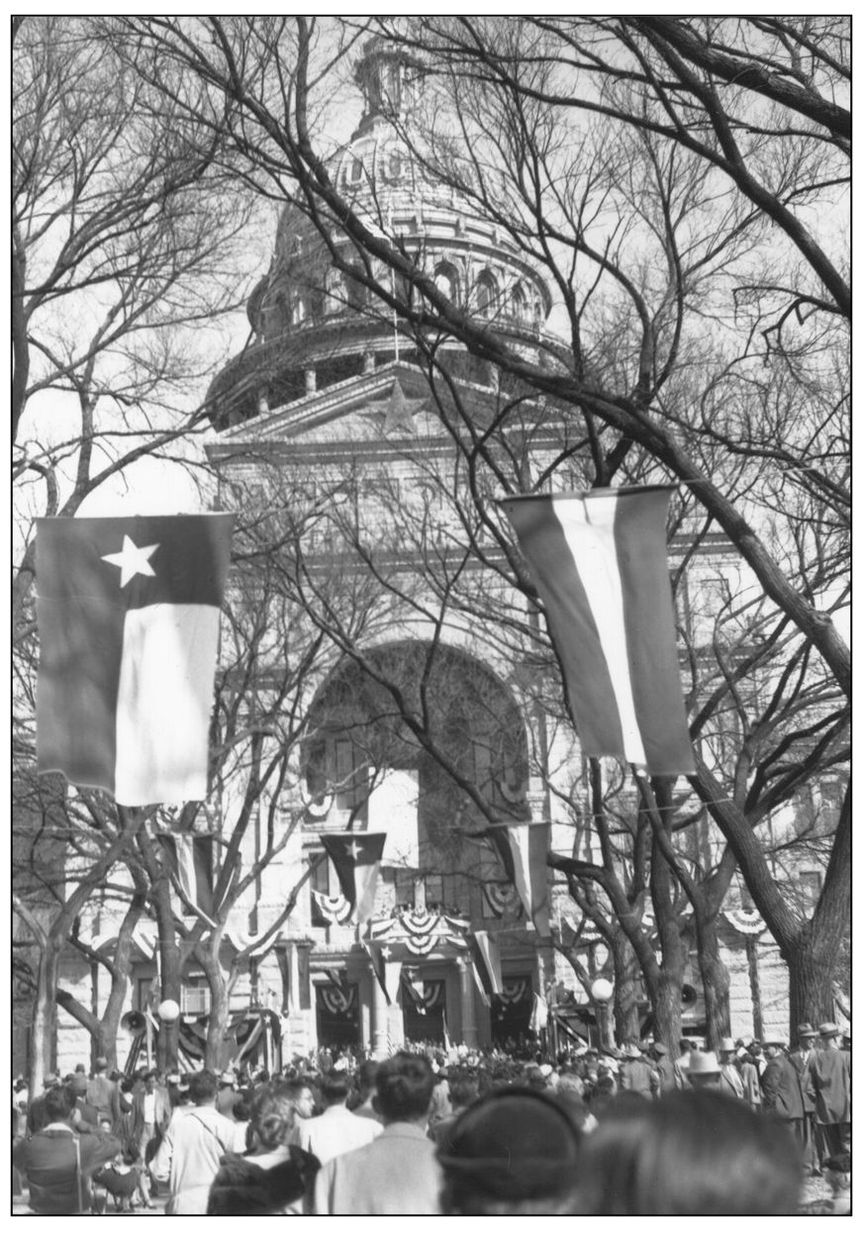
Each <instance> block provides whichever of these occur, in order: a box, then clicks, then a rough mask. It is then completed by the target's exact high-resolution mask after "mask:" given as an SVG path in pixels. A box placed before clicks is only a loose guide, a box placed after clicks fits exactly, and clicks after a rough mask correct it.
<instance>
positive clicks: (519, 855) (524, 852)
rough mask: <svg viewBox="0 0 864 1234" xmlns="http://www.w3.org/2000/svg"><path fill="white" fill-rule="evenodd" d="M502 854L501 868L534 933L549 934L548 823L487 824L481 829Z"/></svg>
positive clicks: (500, 854)
mask: <svg viewBox="0 0 864 1234" xmlns="http://www.w3.org/2000/svg"><path fill="white" fill-rule="evenodd" d="M483 834H484V835H485V836H486V837H487V839H489V840H490V842H491V843H492V845H493V847H494V848H495V850H496V851H497V853H498V855H499V856H500V858H501V864H502V865H503V866H504V871H505V873H506V875H507V877H508V879H509V880H510V882H511V883H512V884H513V885H514V887H515V888H516V890H517V891H518V892H519V898H520V900H521V901H522V907H523V908H524V909H525V913H526V916H527V917H528V920H529V921H533V922H534V926H535V928H536V930H537V933H538V934H539V935H540V936H541V937H543V938H548V937H549V935H550V933H551V927H550V924H549V883H548V878H547V867H546V854H547V853H548V851H549V824H548V823H514V824H509V825H507V826H498V827H488V828H487V829H486V831H485V832H484V833H483Z"/></svg>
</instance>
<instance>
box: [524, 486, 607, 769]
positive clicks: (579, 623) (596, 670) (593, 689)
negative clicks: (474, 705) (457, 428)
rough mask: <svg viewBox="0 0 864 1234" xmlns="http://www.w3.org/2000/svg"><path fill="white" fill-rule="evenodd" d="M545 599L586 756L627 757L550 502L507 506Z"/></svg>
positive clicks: (583, 599)
mask: <svg viewBox="0 0 864 1234" xmlns="http://www.w3.org/2000/svg"><path fill="white" fill-rule="evenodd" d="M503 504H504V508H505V509H506V511H507V513H508V515H509V517H510V519H511V521H512V523H513V526H514V527H515V529H516V533H517V535H518V537H519V543H520V546H521V548H522V552H523V553H524V555H525V557H526V559H527V560H528V562H529V564H530V565H531V568H532V573H533V575H534V580H535V582H536V583H537V586H538V590H539V591H540V594H541V596H542V598H543V603H544V606H545V610H546V621H547V623H548V625H549V633H550V635H551V638H552V642H553V645H554V647H555V650H556V653H557V655H558V659H559V660H560V662H561V669H562V672H563V675H564V685H565V688H566V691H567V697H568V700H569V702H570V709H571V711H572V713H573V718H574V720H575V721H576V727H577V729H578V731H579V736H580V739H581V742H582V748H583V750H584V751H585V753H586V754H587V755H600V754H608V753H610V752H612V751H616V750H617V751H623V746H624V741H623V737H622V734H621V724H620V721H619V718H618V708H617V706H616V705H615V693H614V690H613V689H612V681H611V678H610V675H609V670H608V668H607V665H606V658H605V656H604V654H603V649H602V646H601V643H600V635H599V632H598V630H597V624H596V622H595V620H594V614H593V612H592V610H591V606H590V604H589V603H588V597H587V595H586V594H585V588H584V586H583V585H582V580H581V578H580V576H579V572H578V570H577V569H576V563H575V561H574V560H573V554H572V552H571V550H570V546H569V544H568V542H567V537H566V535H565V533H564V528H563V526H562V524H561V522H560V521H559V519H558V518H557V517H556V514H555V509H554V506H553V503H552V500H551V499H550V498H549V497H548V496H539V497H520V498H519V500H518V501H506V502H504V503H503Z"/></svg>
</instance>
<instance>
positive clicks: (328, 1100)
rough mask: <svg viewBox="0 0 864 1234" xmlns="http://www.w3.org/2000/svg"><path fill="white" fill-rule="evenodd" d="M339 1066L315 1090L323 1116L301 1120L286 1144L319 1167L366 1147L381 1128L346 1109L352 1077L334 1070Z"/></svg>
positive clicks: (335, 1067) (370, 1120) (378, 1133)
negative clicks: (311, 1158) (298, 1150)
mask: <svg viewBox="0 0 864 1234" xmlns="http://www.w3.org/2000/svg"><path fill="white" fill-rule="evenodd" d="M338 1065H339V1064H338V1063H337V1064H336V1065H335V1066H334V1067H333V1069H332V1070H331V1071H328V1073H327V1075H325V1076H322V1077H321V1082H320V1084H319V1086H318V1089H319V1093H320V1095H321V1104H322V1105H323V1107H324V1111H323V1113H321V1114H319V1115H318V1117H317V1118H300V1119H298V1120H297V1122H296V1123H295V1124H294V1128H293V1130H292V1132H291V1136H290V1140H289V1143H291V1144H296V1145H297V1146H298V1147H299V1148H302V1149H305V1151H306V1152H307V1153H312V1154H313V1156H315V1157H317V1158H318V1160H319V1161H320V1162H321V1164H322V1165H324V1164H325V1162H327V1161H330V1160H332V1158H333V1157H338V1156H339V1155H340V1154H341V1153H348V1152H351V1150H352V1149H355V1148H360V1147H362V1145H364V1144H369V1143H370V1142H371V1141H372V1140H374V1139H375V1137H376V1136H378V1135H380V1134H381V1124H380V1123H377V1122H375V1121H373V1120H372V1119H371V1118H358V1117H357V1115H356V1114H352V1113H351V1111H350V1110H349V1109H347V1108H346V1104H345V1103H346V1102H347V1100H348V1094H349V1093H350V1092H351V1077H350V1076H349V1074H348V1072H347V1070H337V1067H338Z"/></svg>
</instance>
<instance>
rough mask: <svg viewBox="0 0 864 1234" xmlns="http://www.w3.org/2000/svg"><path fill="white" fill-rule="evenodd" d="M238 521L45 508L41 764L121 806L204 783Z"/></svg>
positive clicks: (40, 565)
mask: <svg viewBox="0 0 864 1234" xmlns="http://www.w3.org/2000/svg"><path fill="white" fill-rule="evenodd" d="M232 522H233V515H230V514H209V515H180V516H176V517H167V516H165V517H163V516H150V517H143V516H142V517H134V518H43V519H37V524H36V526H37V531H36V588H37V603H36V613H37V622H38V627H39V644H40V648H39V680H38V687H37V697H36V750H37V757H38V766H39V770H40V771H62V772H63V774H64V775H65V776H66V777H67V779H68V780H69V781H70V782H71V783H72V784H79V785H85V786H89V787H92V788H102V789H106V790H107V791H108V792H110V793H112V794H113V795H114V798H115V800H116V801H117V802H118V803H119V804H121V805H125V806H142V805H149V804H153V803H156V802H166V803H180V802H184V801H200V800H203V798H205V797H206V796H207V791H208V783H207V770H208V735H209V728H210V713H211V710H212V707H213V677H214V673H215V669H216V655H217V650H218V640H219V610H220V607H221V605H222V599H223V596H224V591H225V580H226V576H227V573H228V564H229V558H230V548H231V527H232Z"/></svg>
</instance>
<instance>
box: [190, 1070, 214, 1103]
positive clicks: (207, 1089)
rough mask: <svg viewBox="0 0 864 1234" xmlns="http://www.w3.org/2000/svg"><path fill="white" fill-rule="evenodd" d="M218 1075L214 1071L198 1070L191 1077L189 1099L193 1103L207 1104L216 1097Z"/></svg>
mask: <svg viewBox="0 0 864 1234" xmlns="http://www.w3.org/2000/svg"><path fill="white" fill-rule="evenodd" d="M218 1091H219V1080H218V1077H217V1076H215V1075H214V1074H213V1072H212V1071H196V1072H195V1074H194V1075H191V1076H190V1077H189V1100H190V1101H191V1102H192V1104H193V1105H206V1104H207V1103H208V1101H214V1100H215V1099H216V1093H217V1092H218Z"/></svg>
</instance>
